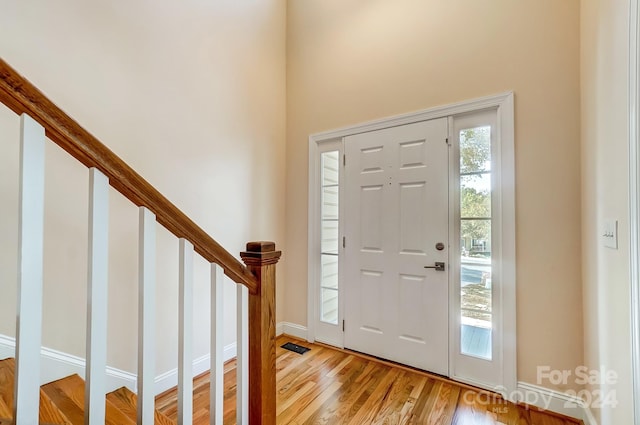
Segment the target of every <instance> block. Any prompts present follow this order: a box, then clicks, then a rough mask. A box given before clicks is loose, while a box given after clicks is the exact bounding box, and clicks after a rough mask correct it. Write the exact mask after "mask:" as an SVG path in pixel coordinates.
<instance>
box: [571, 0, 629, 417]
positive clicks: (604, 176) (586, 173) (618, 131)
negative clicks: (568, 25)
mask: <svg viewBox="0 0 640 425" xmlns="http://www.w3.org/2000/svg"><path fill="white" fill-rule="evenodd" d="M628 8H629V2H628V1H627V0H614V1H612V0H583V1H582V7H581V9H582V10H581V28H582V31H581V32H582V64H581V70H582V139H583V147H582V184H583V187H582V211H583V222H582V230H583V233H582V238H583V276H584V289H583V291H584V335H585V338H584V339H585V362H586V364H587V365H588V366H589V367H592V368H598V367H599V366H600V365H602V366H604V367H605V368H607V369H612V370H615V371H616V372H617V374H618V383H617V385H600V386H598V385H596V386H594V387H592V389H593V390H600V391H602V393H603V394H605V395H608V394H611V391H616V398H617V401H618V402H619V405H618V406H617V407H615V408H612V407H611V406H608V405H606V404H605V406H604V407H603V409H602V410H601V411H598V409H594V413H596V415H597V416H599V417H600V419H601V423H602V424H603V425H607V424H614V425H617V424H630V423H632V405H631V401H632V399H631V382H630V376H631V356H630V350H631V346H630V342H629V335H630V330H629V323H630V322H629V320H630V311H629V293H630V292H629V291H630V289H629V249H628V245H629V239H628V234H629V223H628V218H627V217H628V189H629V186H628V166H627V164H628V148H627V146H628V144H627V143H628V142H627V130H628V118H627V114H628V112H627V111H628V110H627V102H628V96H627V91H628V78H627V72H628V48H629V42H628V38H629V33H628V22H629V12H628ZM605 219H617V220H618V225H619V229H618V234H619V248H618V249H617V250H612V249H610V248H605V247H603V246H602V243H601V241H600V239H599V230H601V228H602V223H603V220H605Z"/></svg>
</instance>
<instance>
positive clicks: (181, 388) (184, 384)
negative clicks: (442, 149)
mask: <svg viewBox="0 0 640 425" xmlns="http://www.w3.org/2000/svg"><path fill="white" fill-rule="evenodd" d="M178 298H179V300H178V322H179V323H178V333H179V336H178V339H179V347H178V425H191V424H192V422H193V244H191V242H189V241H187V240H186V239H180V289H179V295H178Z"/></svg>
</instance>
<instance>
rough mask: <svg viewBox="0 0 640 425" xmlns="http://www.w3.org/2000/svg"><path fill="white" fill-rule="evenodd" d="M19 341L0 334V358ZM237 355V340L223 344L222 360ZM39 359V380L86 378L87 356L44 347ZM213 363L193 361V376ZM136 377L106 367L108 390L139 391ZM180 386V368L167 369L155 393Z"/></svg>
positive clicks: (206, 358)
mask: <svg viewBox="0 0 640 425" xmlns="http://www.w3.org/2000/svg"><path fill="white" fill-rule="evenodd" d="M15 351H16V341H15V338H12V337H8V336H4V335H0V359H5V358H7V357H15ZM235 356H236V343H235V342H234V343H232V344H229V345H227V346H226V347H224V352H223V359H224V361H227V360H230V359H232V358H234V357H235ZM40 359H41V361H42V366H41V368H40V370H41V372H40V382H41V383H42V384H46V383H48V382H51V381H55V380H57V379H61V378H64V377H65V376H69V375H73V374H74V373H77V374H78V375H80V376H81V377H82V379H84V376H85V365H86V361H85V359H82V358H80V357H77V356H73V355H71V354H67V353H63V352H61V351H57V350H52V349H50V348H46V347H42V350H41V354H40ZM210 365H211V356H210V355H209V354H207V355H205V356H202V357H200V358H197V359H195V360H194V361H193V374H194V376H196V375H200V374H201V373H203V372H205V371H207V370H209V368H210ZM136 383H137V376H136V374H134V373H130V372H126V371H124V370H120V369H116V368H113V367H107V392H111V391H113V390H116V389H118V388H120V387H127V388H129V389H130V390H131V391H133V392H137V385H136ZM176 385H178V369H177V368H176V369H172V370H170V371H167V372H165V373H163V374H161V375H159V376H158V377H156V379H155V387H156V394H160V393H162V392H164V391H166V390H168V389H170V388H173V387H175V386H176Z"/></svg>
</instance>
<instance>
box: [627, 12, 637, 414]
mask: <svg viewBox="0 0 640 425" xmlns="http://www.w3.org/2000/svg"><path fill="white" fill-rule="evenodd" d="M629 3H630V8H629V17H630V18H629V20H630V22H629V233H630V235H629V241H630V246H629V257H630V259H629V264H630V270H629V272H630V282H631V355H632V360H633V376H632V378H633V393H634V394H633V400H635V402H634V423H635V424H636V425H640V259H639V255H640V196H639V195H638V190H640V93H638V90H640V63H639V61H640V51H639V50H640V15H639V13H640V10H639V5H638V0H630V2H629Z"/></svg>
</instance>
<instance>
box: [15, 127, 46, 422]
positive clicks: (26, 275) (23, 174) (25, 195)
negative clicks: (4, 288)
mask: <svg viewBox="0 0 640 425" xmlns="http://www.w3.org/2000/svg"><path fill="white" fill-rule="evenodd" d="M20 139H21V141H20V142H21V145H20V214H19V217H20V223H19V231H18V234H19V240H18V247H19V248H18V271H19V273H18V308H17V315H18V317H17V322H16V379H15V390H14V391H15V393H14V394H15V406H14V417H15V418H16V424H17V425H23V424H24V425H34V424H37V423H38V412H39V406H40V346H41V342H42V282H43V249H44V243H43V240H44V237H43V235H44V166H45V164H44V149H45V147H44V143H45V138H44V128H43V127H42V126H41V125H40V124H38V123H37V122H36V121H35V120H34V119H33V118H31V117H29V116H28V115H26V114H22V116H21V117H20Z"/></svg>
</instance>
